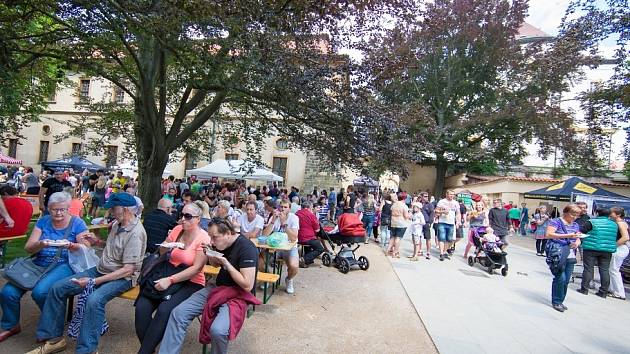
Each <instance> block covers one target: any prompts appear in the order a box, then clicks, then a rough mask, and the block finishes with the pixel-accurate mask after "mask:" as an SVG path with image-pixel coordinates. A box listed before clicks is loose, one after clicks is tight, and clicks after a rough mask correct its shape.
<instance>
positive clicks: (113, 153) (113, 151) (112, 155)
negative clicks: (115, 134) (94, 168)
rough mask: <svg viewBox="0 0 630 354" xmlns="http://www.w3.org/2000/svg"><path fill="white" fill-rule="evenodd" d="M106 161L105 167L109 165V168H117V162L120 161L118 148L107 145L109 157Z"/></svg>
mask: <svg viewBox="0 0 630 354" xmlns="http://www.w3.org/2000/svg"><path fill="white" fill-rule="evenodd" d="M105 159H106V160H105V165H107V167H112V166H116V161H117V160H118V146H116V145H107V157H106V158H105Z"/></svg>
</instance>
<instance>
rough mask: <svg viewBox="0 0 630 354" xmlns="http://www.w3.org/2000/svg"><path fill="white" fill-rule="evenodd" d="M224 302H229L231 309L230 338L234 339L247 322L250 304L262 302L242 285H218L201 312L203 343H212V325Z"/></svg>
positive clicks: (201, 338) (200, 335)
mask: <svg viewBox="0 0 630 354" xmlns="http://www.w3.org/2000/svg"><path fill="white" fill-rule="evenodd" d="M223 304H227V305H228V307H229V309H230V335H229V336H228V339H229V340H234V339H235V338H236V336H237V335H238V332H239V331H240V330H241V327H242V326H243V323H244V322H245V317H246V316H247V306H248V305H249V304H252V305H260V304H262V302H260V300H258V299H257V298H256V297H255V296H254V295H252V293H250V292H247V291H245V290H243V288H241V287H240V286H217V287H216V288H214V289H212V291H210V294H208V301H207V302H206V306H205V307H204V308H203V313H202V314H201V325H200V327H201V328H200V329H199V342H200V343H201V344H209V343H210V337H211V336H210V327H211V326H212V322H213V321H214V318H215V317H216V316H217V314H218V313H219V307H221V305H223Z"/></svg>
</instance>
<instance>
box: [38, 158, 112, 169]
mask: <svg viewBox="0 0 630 354" xmlns="http://www.w3.org/2000/svg"><path fill="white" fill-rule="evenodd" d="M42 168H43V169H48V170H54V169H56V168H72V169H73V170H75V172H82V171H83V170H88V171H98V170H107V168H106V167H104V166H101V165H97V164H95V163H94V162H92V161H90V160H87V159H85V158H83V157H80V156H76V155H74V156H70V157H68V158H64V159H59V160H54V161H46V162H42Z"/></svg>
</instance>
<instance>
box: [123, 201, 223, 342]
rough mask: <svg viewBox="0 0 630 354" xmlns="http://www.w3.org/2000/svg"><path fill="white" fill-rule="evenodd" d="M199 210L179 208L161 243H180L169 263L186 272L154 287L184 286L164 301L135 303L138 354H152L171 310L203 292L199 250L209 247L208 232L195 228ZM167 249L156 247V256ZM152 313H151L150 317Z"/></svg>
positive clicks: (190, 206)
mask: <svg viewBox="0 0 630 354" xmlns="http://www.w3.org/2000/svg"><path fill="white" fill-rule="evenodd" d="M201 216H202V210H201V209H200V208H199V207H198V206H197V205H196V204H193V203H191V204H187V205H185V206H184V208H183V209H182V213H181V225H178V226H176V227H175V228H174V229H173V230H172V231H171V232H170V234H169V235H168V237H167V238H166V240H165V242H182V243H183V244H184V248H183V249H178V248H175V249H173V250H172V251H171V257H170V260H169V262H171V264H172V265H173V266H176V267H178V266H180V265H182V264H183V265H186V266H188V267H187V268H186V269H184V270H182V271H181V272H179V273H176V274H174V275H172V276H170V277H168V278H162V279H160V280H158V282H157V284H156V285H155V288H156V289H157V290H160V291H163V290H166V289H168V288H169V287H170V286H172V285H173V284H175V283H185V285H184V286H183V287H181V288H180V289H179V290H177V291H176V292H175V293H173V294H171V297H170V299H168V300H153V299H149V298H147V297H145V296H143V295H142V292H140V295H139V296H138V299H137V301H136V320H135V322H136V323H135V325H136V335H137V336H138V339H139V340H140V343H141V346H140V350H138V353H147V354H150V353H153V352H155V348H156V347H157V346H158V344H160V342H161V341H162V337H163V336H164V331H165V330H166V325H167V323H168V318H169V316H170V315H171V311H172V310H173V309H174V308H175V307H176V306H177V305H179V304H180V303H181V302H182V301H184V300H186V299H187V298H189V297H190V295H192V294H193V293H195V292H196V291H198V290H200V289H203V287H204V286H205V283H206V278H205V276H204V274H203V266H204V265H205V264H206V262H207V257H206V255H205V253H204V250H203V245H204V244H211V240H210V237H209V236H208V233H207V232H206V231H204V230H202V229H201V228H200V227H199V222H200V218H201ZM167 251H168V249H167V248H164V247H160V253H162V254H163V253H165V252H167ZM154 313H155V314H154Z"/></svg>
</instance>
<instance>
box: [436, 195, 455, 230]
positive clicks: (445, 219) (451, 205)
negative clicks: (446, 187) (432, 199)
mask: <svg viewBox="0 0 630 354" xmlns="http://www.w3.org/2000/svg"><path fill="white" fill-rule="evenodd" d="M437 206H438V208H439V207H442V208H444V209H446V210H447V211H448V212H447V213H446V214H443V215H440V217H439V218H438V222H441V223H444V224H451V225H455V216H456V214H457V211H458V210H459V203H458V202H457V201H456V200H455V199H453V200H448V199H442V200H440V201H439V202H438V204H437Z"/></svg>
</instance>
